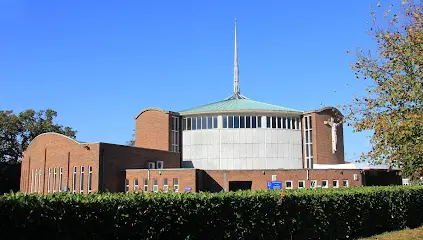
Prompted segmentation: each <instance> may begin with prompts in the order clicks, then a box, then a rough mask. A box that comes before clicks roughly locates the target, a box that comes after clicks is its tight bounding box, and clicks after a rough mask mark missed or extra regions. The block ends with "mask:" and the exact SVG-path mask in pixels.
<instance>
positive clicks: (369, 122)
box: [344, 1, 423, 179]
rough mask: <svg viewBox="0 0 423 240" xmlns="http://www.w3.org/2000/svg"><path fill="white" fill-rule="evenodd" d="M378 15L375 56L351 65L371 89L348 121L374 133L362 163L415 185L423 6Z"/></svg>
mask: <svg viewBox="0 0 423 240" xmlns="http://www.w3.org/2000/svg"><path fill="white" fill-rule="evenodd" d="M380 7H381V6H380V3H378V5H377V9H380ZM376 12H379V11H376ZM376 12H372V13H371V15H372V16H373V24H372V26H371V28H370V29H369V30H370V31H369V34H370V35H371V37H372V38H373V39H374V40H375V42H376V44H377V50H376V51H374V52H375V53H373V55H372V52H371V51H369V52H368V53H364V51H363V50H362V49H359V50H358V51H357V61H356V62H355V63H354V64H352V68H353V70H354V72H355V74H356V77H357V78H363V79H364V80H367V81H369V80H370V81H371V84H370V86H369V87H368V88H366V94H365V95H364V96H360V97H355V98H354V99H353V101H352V103H351V104H349V105H346V106H345V109H344V110H346V113H347V114H346V118H345V120H346V122H347V124H348V125H350V126H352V127H353V128H354V131H358V132H360V131H366V130H370V131H371V132H372V136H371V139H370V143H371V146H372V147H371V149H370V151H368V152H366V153H363V155H362V157H361V160H368V161H370V162H371V163H374V164H380V163H385V164H389V165H390V166H392V167H399V168H400V169H401V170H402V171H401V172H402V174H403V176H405V177H410V178H411V179H415V178H417V177H419V176H421V174H422V168H423V5H422V3H413V2H407V1H403V2H402V3H401V4H400V5H399V6H394V5H391V6H389V7H387V8H386V10H385V11H380V13H383V17H382V16H381V17H380V18H379V17H377V16H378V14H377V13H376ZM380 19H381V20H382V21H379V20H380Z"/></svg>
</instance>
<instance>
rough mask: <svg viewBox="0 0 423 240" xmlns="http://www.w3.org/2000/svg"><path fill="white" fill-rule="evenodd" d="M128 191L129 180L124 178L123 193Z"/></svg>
mask: <svg viewBox="0 0 423 240" xmlns="http://www.w3.org/2000/svg"><path fill="white" fill-rule="evenodd" d="M128 192H129V180H128V179H125V193H128Z"/></svg>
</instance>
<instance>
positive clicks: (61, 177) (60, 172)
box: [59, 168, 63, 192]
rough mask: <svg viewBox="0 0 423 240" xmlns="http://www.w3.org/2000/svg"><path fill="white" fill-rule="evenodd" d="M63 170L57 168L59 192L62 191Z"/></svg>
mask: <svg viewBox="0 0 423 240" xmlns="http://www.w3.org/2000/svg"><path fill="white" fill-rule="evenodd" d="M62 181H63V168H59V192H61V191H62Z"/></svg>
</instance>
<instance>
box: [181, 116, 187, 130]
mask: <svg viewBox="0 0 423 240" xmlns="http://www.w3.org/2000/svg"><path fill="white" fill-rule="evenodd" d="M182 127H183V128H182V130H183V131H185V130H187V119H186V118H184V119H183V120H182Z"/></svg>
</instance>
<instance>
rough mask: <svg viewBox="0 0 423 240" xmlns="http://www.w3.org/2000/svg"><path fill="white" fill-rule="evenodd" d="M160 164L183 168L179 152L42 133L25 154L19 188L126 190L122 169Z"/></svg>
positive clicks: (42, 190)
mask: <svg viewBox="0 0 423 240" xmlns="http://www.w3.org/2000/svg"><path fill="white" fill-rule="evenodd" d="M157 161H163V163H164V165H163V167H164V168H169V167H171V168H179V167H180V156H179V153H172V152H167V151H160V150H152V149H145V148H136V147H129V146H122V145H114V144H108V143H79V142H77V141H75V140H73V139H71V138H68V137H66V136H63V135H61V134H56V133H46V134H41V135H39V136H38V137H36V138H35V139H34V140H33V141H32V142H31V144H30V145H29V147H28V149H27V150H26V151H25V152H24V156H23V158H22V165H21V166H22V167H21V185H20V189H21V192H35V191H36V192H39V193H42V194H47V193H49V192H50V193H53V192H59V191H63V190H64V189H65V188H66V189H68V190H69V191H75V192H80V190H81V189H80V187H81V186H82V191H81V192H82V193H88V192H89V186H91V190H90V192H97V191H110V192H117V191H123V185H122V184H120V182H122V180H121V179H123V178H124V175H122V170H123V169H127V168H147V167H148V162H155V163H156V162H157ZM74 167H75V168H76V169H74ZM81 167H83V169H82V168H81ZM49 169H50V182H49V181H48V179H49ZM55 169H56V170H55ZM74 170H76V174H75V178H74ZM82 170H83V174H81V172H82ZM90 170H91V171H90ZM55 171H56V177H54V172H55ZM39 173H41V174H39ZM60 173H62V174H60ZM36 174H37V177H35V175H36ZM81 176H83V181H82V184H80V179H81ZM54 179H56V181H54ZM74 181H75V184H74ZM89 182H90V184H89ZM48 183H50V184H48ZM48 185H50V188H49V187H48ZM60 186H62V188H61V189H60V188H59V187H60ZM49 189H50V191H49ZM59 189H60V190H59Z"/></svg>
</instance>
